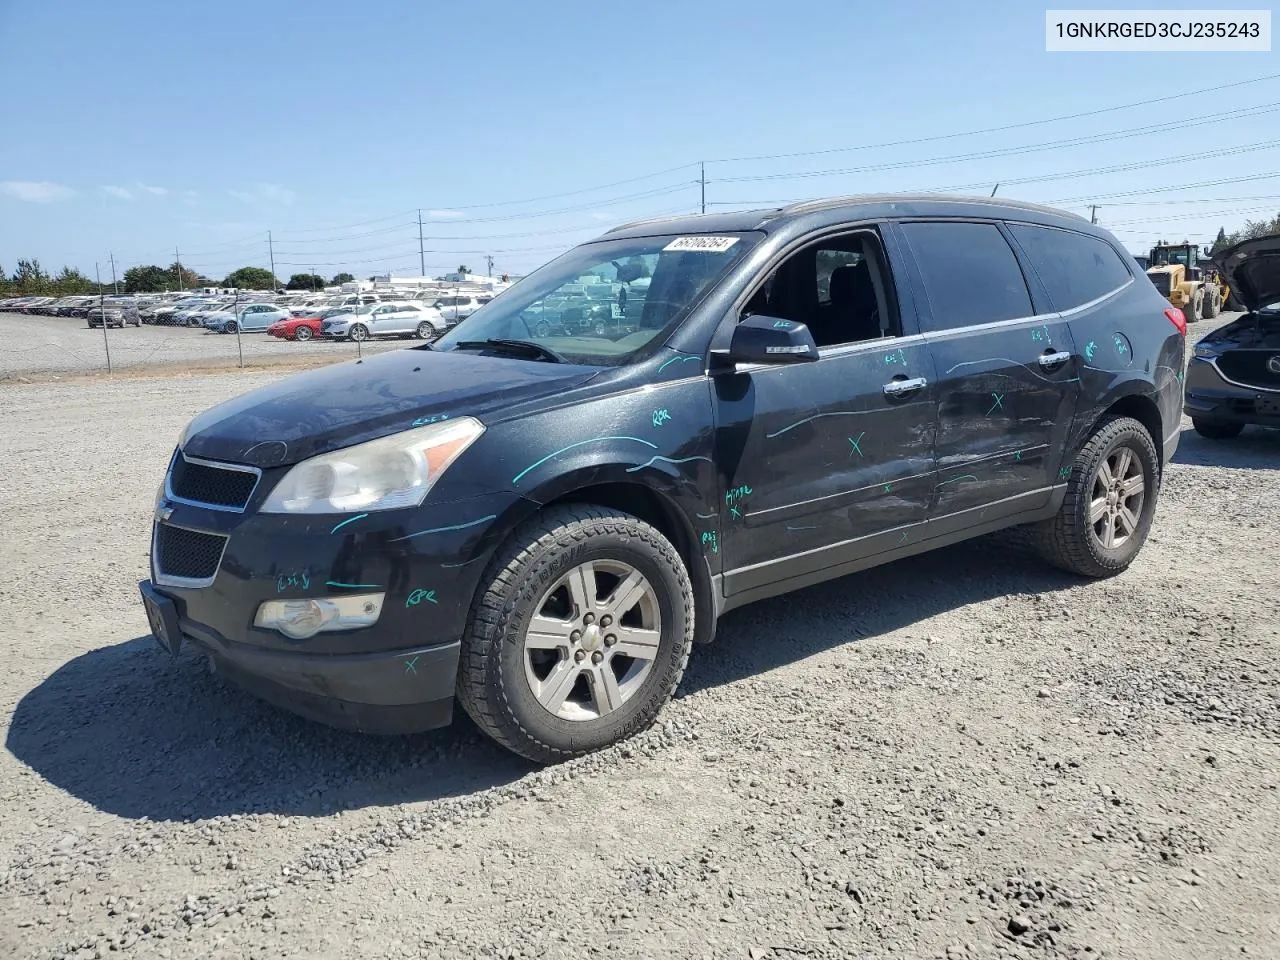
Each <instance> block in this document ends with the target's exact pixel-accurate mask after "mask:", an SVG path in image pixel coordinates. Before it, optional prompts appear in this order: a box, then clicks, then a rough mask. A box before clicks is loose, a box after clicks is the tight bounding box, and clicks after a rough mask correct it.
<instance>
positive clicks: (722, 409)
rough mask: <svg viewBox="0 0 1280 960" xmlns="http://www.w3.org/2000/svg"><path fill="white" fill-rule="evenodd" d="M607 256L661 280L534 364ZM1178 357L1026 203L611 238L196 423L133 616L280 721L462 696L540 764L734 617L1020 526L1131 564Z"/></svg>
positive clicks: (1157, 328) (943, 205)
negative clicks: (398, 345)
mask: <svg viewBox="0 0 1280 960" xmlns="http://www.w3.org/2000/svg"><path fill="white" fill-rule="evenodd" d="M619 263H625V264H627V265H628V269H630V270H632V271H633V272H634V270H635V269H636V267H635V265H636V264H643V272H645V273H646V274H647V276H648V279H649V282H648V285H647V287H644V288H643V290H637V291H635V292H633V293H632V295H631V296H632V298H635V297H639V296H642V297H643V304H642V305H641V304H635V303H631V304H630V305H629V308H630V310H631V312H633V313H634V317H635V321H634V324H633V325H632V327H631V328H630V329H629V330H628V331H626V332H620V333H617V334H611V335H603V336H601V335H597V334H596V333H595V331H594V330H589V329H588V330H567V331H563V332H562V333H558V334H552V335H550V336H547V337H544V338H535V337H534V329H533V328H534V326H535V325H536V324H537V322H538V318H539V316H540V314H541V307H542V306H543V305H544V303H545V302H546V301H548V300H550V301H553V302H554V301H556V300H557V298H559V297H560V294H561V293H562V290H563V288H565V287H566V286H568V287H573V286H575V285H577V284H578V283H579V278H580V277H582V276H584V275H587V274H594V275H596V276H597V277H603V278H604V279H606V280H609V279H611V274H610V270H611V265H617V264H619ZM637 307H638V309H635V308H637ZM1185 338H1186V324H1185V322H1184V319H1183V316H1182V314H1181V312H1180V311H1178V310H1176V309H1173V308H1171V307H1170V306H1169V304H1168V302H1167V301H1165V300H1164V299H1163V298H1162V297H1161V296H1160V295H1159V293H1157V292H1156V290H1155V288H1154V287H1153V286H1152V285H1151V283H1150V282H1149V281H1148V280H1147V279H1146V277H1145V276H1144V275H1143V274H1142V273H1141V271H1140V270H1139V268H1138V266H1137V264H1136V263H1135V262H1134V260H1133V258H1132V257H1130V256H1129V255H1128V254H1127V253H1126V252H1125V251H1124V249H1123V248H1122V247H1121V246H1120V244H1119V243H1117V242H1116V240H1115V238H1114V237H1112V236H1111V235H1110V234H1109V233H1107V232H1106V231H1105V230H1102V229H1101V228H1099V227H1096V226H1091V225H1090V224H1089V223H1088V222H1087V221H1085V220H1083V219H1081V218H1079V217H1076V216H1074V215H1071V214H1067V213H1063V212H1060V211H1056V210H1052V209H1048V208H1045V207H1039V206H1033V205H1029V204H1022V203H1012V202H1003V201H994V200H987V199H967V198H940V197H904V196H884V197H857V198H849V199H837V200H828V201H820V202H812V203H803V204H798V205H794V206H789V207H785V208H780V209H767V210H755V211H749V212H740V213H730V214H723V215H709V216H701V217H680V218H671V219H664V220H654V221H649V222H642V223H636V224H630V225H627V226H624V227H620V228H617V229H615V230H612V231H610V232H609V233H606V234H605V235H603V236H602V237H600V238H598V239H596V240H594V241H592V242H589V243H585V244H582V245H581V246H578V247H576V248H574V249H572V250H570V251H569V252H567V253H565V254H564V255H562V256H561V257H559V258H558V259H556V260H554V261H552V262H551V263H550V264H548V265H547V266H544V267H543V268H541V269H540V270H538V271H537V272H535V273H533V274H531V275H530V276H528V277H525V278H524V279H522V280H520V281H519V282H518V283H517V284H516V285H514V286H513V287H511V288H510V289H509V290H507V291H506V292H505V293H503V295H502V296H501V297H498V298H496V299H495V300H494V301H493V302H492V303H490V304H488V305H486V306H484V307H482V308H481V309H480V310H478V311H477V312H476V313H475V314H473V315H472V316H471V317H469V318H468V319H466V320H464V321H463V322H462V323H461V324H460V325H459V326H458V327H457V329H455V330H453V331H451V332H450V333H448V334H446V335H445V336H443V337H441V338H440V339H439V340H437V341H436V342H435V343H433V344H430V345H423V346H418V347H414V348H410V349H405V350H399V351H395V352H393V353H388V354H383V355H380V356H377V357H369V358H364V359H363V360H356V361H352V362H346V363H340V364H335V365H333V366H331V367H326V368H324V369H321V370H317V371H312V372H308V373H303V374H299V375H297V376H294V377H291V378H289V379H286V380H282V381H280V382H278V383H275V384H272V385H270V386H267V387H263V388H261V389H259V390H256V391H254V392H251V393H249V394H246V395H244V396H241V397H238V398H236V399H234V400H231V401H229V402H227V403H225V404H222V405H221V406H218V407H215V408H214V409H212V410H209V411H207V412H205V413H203V414H201V415H200V416H198V417H196V418H195V419H194V420H193V421H192V422H191V423H190V424H189V425H188V426H187V428H186V429H185V430H184V432H183V434H182V436H181V438H180V440H179V443H178V448H177V449H176V450H175V451H174V454H173V457H172V460H171V462H170V464H169V467H168V472H167V474H166V476H165V479H164V482H163V483H162V485H161V488H160V490H159V492H158V494H157V497H156V504H155V523H154V529H153V541H152V553H151V565H152V579H151V580H149V581H144V582H143V583H142V584H141V585H140V586H141V591H142V595H143V599H144V603H145V606H146V608H147V613H148V617H149V620H150V622H151V625H152V628H153V631H154V632H155V634H156V637H157V640H158V641H159V642H160V644H161V646H163V647H164V648H165V649H167V650H169V651H170V652H171V653H176V652H177V649H178V647H179V646H180V645H181V644H182V643H183V642H190V643H191V644H192V645H193V646H194V647H196V648H197V649H198V650H200V651H202V652H203V653H205V654H207V655H208V656H209V658H210V662H211V664H212V666H213V667H214V668H215V670H216V671H218V672H220V673H223V674H225V675H227V676H229V677H231V678H232V679H233V680H236V681H238V682H239V683H241V684H243V685H244V686H246V687H248V688H249V689H251V690H252V691H255V692H256V693H257V694H258V695H260V696H262V697H264V698H265V699H268V700H272V701H274V702H276V703H278V704H281V705H283V706H286V707H288V708H290V709H292V710H294V711H296V712H299V713H302V714H304V715H306V716H310V717H314V718H318V719H322V720H324V721H326V722H329V723H332V724H335V725H342V726H349V727H354V728H357V729H360V730H365V731H370V732H383V733H394V732H407V731H416V730H423V729H427V728H430V727H434V726H440V725H443V724H446V723H448V722H449V721H450V718H451V716H452V710H453V703H454V699H455V696H456V698H457V699H458V700H459V701H460V702H461V704H462V706H463V707H464V708H465V709H466V711H467V712H468V713H469V714H470V715H471V716H472V717H473V718H474V719H475V721H476V722H477V723H478V724H479V725H480V727H481V728H483V729H484V730H485V731H486V732H487V733H489V734H490V735H491V736H493V737H494V738H495V739H497V740H498V741H499V742H501V743H502V744H504V745H506V746H507V747H509V748H511V749H512V750H515V751H517V752H519V753H521V754H523V755H525V756H527V757H530V758H533V759H535V760H538V761H544V762H546V761H554V760H557V759H560V758H565V757H568V756H572V755H576V754H580V753H584V752H587V751H590V750H593V749H596V748H599V747H601V746H604V745H605V744H609V743H611V742H614V741H617V740H619V739H621V738H623V737H626V736H629V735H631V734H633V733H635V732H636V731H638V730H640V729H642V728H644V727H646V726H647V725H648V724H650V723H651V722H652V721H653V720H654V718H655V716H656V715H657V713H658V712H659V710H660V709H661V707H662V705H663V704H664V703H665V702H666V701H667V699H668V698H669V697H670V696H671V695H672V693H673V691H674V690H675V688H676V685H677V683H678V682H679V680H680V677H681V674H682V673H683V672H684V669H685V664H686V662H687V660H688V657H689V653H690V649H691V645H692V644H693V643H697V642H709V641H711V640H712V639H713V636H714V634H715V628H716V620H717V617H718V616H719V615H720V614H722V613H724V612H725V611H727V610H730V609H732V608H735V607H739V606H741V605H743V604H746V603H750V602H752V601H754V600H758V599H760V598H763V597H768V596H771V595H775V594H780V593H784V592H786V591H790V590H795V589H798V588H801V587H804V586H807V585H809V584H814V583H818V582H820V581H823V580H827V579H829V578H833V577H839V576H843V575H845V574H850V573H854V572H856V571H858V570H862V569H865V568H867V567H871V566H874V565H877V564H881V563H886V562H888V561H891V560H896V559H898V558H901V557H905V556H909V555H911V554H914V553H920V552H923V551H927V550H932V549H934V548H936V547H941V546H944V545H946V544H950V543H954V542H956V541H958V540H962V539H965V538H968V537H973V536H977V535H979V534H985V533H988V532H991V531H995V530H998V529H1001V528H1004V527H1010V526H1014V525H1028V526H1029V527H1030V529H1031V531H1032V539H1033V542H1034V543H1036V544H1038V546H1039V549H1040V550H1041V552H1042V553H1043V554H1044V556H1045V557H1046V558H1047V559H1048V560H1049V561H1050V562H1052V563H1054V564H1056V565H1058V566H1059V567H1062V568H1064V569H1066V570H1069V571H1073V572H1074V573H1077V574H1080V575H1084V576H1088V577H1104V576H1108V575H1111V574H1115V573H1117V572H1119V571H1121V570H1124V569H1125V568H1126V567H1127V566H1128V565H1129V563H1130V562H1131V561H1132V560H1133V558H1134V556H1135V555H1136V554H1137V552H1138V550H1139V549H1140V548H1141V546H1142V544H1143V542H1144V540H1145V538H1146V536H1147V532H1148V529H1149V528H1150V525H1151V522H1152V516H1153V514H1154V511H1155V505H1156V497H1157V492H1158V490H1159V487H1160V479H1161V470H1162V467H1163V465H1164V464H1165V463H1166V462H1167V461H1168V459H1169V457H1170V456H1171V455H1172V453H1173V452H1174V450H1175V448H1176V445H1177V442H1178V436H1179V418H1180V415H1181V412H1182V378H1183V353H1184V346H1185ZM853 588H855V589H856V583H855V585H854V587H853Z"/></svg>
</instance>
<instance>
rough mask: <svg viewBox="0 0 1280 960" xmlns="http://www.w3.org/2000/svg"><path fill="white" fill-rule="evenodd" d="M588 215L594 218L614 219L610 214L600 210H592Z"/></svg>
mask: <svg viewBox="0 0 1280 960" xmlns="http://www.w3.org/2000/svg"><path fill="white" fill-rule="evenodd" d="M588 216H589V217H591V219H592V220H612V219H613V217H612V216H611V215H610V214H607V213H604V212H602V211H600V210H592V211H591V213H589V214H588Z"/></svg>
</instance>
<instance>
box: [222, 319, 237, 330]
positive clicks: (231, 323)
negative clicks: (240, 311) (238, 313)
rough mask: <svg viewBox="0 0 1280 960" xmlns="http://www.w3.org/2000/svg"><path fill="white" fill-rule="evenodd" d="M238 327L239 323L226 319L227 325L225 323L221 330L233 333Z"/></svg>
mask: <svg viewBox="0 0 1280 960" xmlns="http://www.w3.org/2000/svg"><path fill="white" fill-rule="evenodd" d="M239 329H240V325H239V324H237V323H236V322H235V321H234V320H228V321H227V325H226V326H225V327H223V328H222V332H223V333H235V332H236V331H238V330H239Z"/></svg>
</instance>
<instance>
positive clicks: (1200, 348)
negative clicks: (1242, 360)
mask: <svg viewBox="0 0 1280 960" xmlns="http://www.w3.org/2000/svg"><path fill="white" fill-rule="evenodd" d="M1217 355H1218V350H1217V348H1216V347H1211V346H1208V345H1207V344H1203V343H1197V344H1196V356H1197V357H1199V358H1200V359H1201V360H1212V359H1213V358H1214V357H1216V356H1217Z"/></svg>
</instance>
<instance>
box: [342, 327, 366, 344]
mask: <svg viewBox="0 0 1280 960" xmlns="http://www.w3.org/2000/svg"><path fill="white" fill-rule="evenodd" d="M347 336H348V337H349V338H351V339H352V340H355V341H357V342H359V341H363V340H368V339H369V328H368V327H366V326H365V325H364V324H361V323H357V324H353V325H352V327H351V329H350V330H349V331H347Z"/></svg>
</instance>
